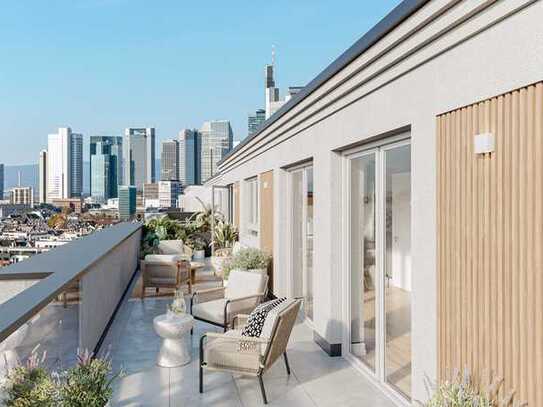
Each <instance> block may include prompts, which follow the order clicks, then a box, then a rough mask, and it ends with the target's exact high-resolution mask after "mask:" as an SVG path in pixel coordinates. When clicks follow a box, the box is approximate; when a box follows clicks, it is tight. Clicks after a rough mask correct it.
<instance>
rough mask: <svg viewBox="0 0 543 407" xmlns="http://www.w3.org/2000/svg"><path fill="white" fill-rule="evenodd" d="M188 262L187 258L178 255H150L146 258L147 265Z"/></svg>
mask: <svg viewBox="0 0 543 407" xmlns="http://www.w3.org/2000/svg"><path fill="white" fill-rule="evenodd" d="M182 260H186V259H185V256H182V255H178V254H148V255H147V256H145V262H146V263H154V264H160V263H175V262H177V261H182Z"/></svg>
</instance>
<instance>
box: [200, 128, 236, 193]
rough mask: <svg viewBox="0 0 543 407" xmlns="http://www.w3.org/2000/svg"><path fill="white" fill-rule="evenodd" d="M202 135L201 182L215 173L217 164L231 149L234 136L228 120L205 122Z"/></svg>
mask: <svg viewBox="0 0 543 407" xmlns="http://www.w3.org/2000/svg"><path fill="white" fill-rule="evenodd" d="M200 132H201V133H202V182H205V181H206V180H208V179H209V178H211V177H212V176H213V175H214V174H215V172H216V171H217V163H218V162H219V161H220V160H222V158H223V157H224V156H225V155H226V154H227V153H228V152H229V151H230V150H231V149H232V144H233V142H234V135H233V133H232V127H231V126H230V122H229V121H228V120H212V121H208V122H205V123H204V124H203V126H202V129H201V130H200Z"/></svg>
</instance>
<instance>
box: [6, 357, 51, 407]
mask: <svg viewBox="0 0 543 407" xmlns="http://www.w3.org/2000/svg"><path fill="white" fill-rule="evenodd" d="M45 357H46V354H45V353H43V357H42V358H41V359H40V358H39V356H38V354H37V353H33V354H32V355H31V356H30V357H29V358H28V360H27V362H26V364H24V365H18V366H15V367H14V368H12V369H10V370H9V371H8V374H7V376H6V378H5V382H4V386H3V387H4V393H5V398H4V405H5V406H7V407H54V406H57V405H58V403H57V400H58V393H57V387H56V384H55V382H54V381H53V380H52V378H51V376H50V374H49V372H48V371H47V370H46V369H45V368H44V367H42V365H43V362H44V361H45ZM6 363H7V362H6Z"/></svg>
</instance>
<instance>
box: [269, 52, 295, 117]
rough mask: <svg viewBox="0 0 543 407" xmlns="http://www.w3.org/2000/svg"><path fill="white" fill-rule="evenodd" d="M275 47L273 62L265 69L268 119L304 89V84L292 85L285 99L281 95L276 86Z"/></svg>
mask: <svg viewBox="0 0 543 407" xmlns="http://www.w3.org/2000/svg"><path fill="white" fill-rule="evenodd" d="M274 71H275V49H273V50H272V63H271V64H270V65H266V67H265V69H264V76H265V85H266V91H265V92H266V115H265V118H266V120H267V119H269V118H270V117H271V116H272V115H273V114H274V113H275V112H277V111H278V110H279V109H280V108H281V107H282V106H283V105H284V104H285V103H286V102H288V101H289V100H290V99H291V98H292V97H293V96H294V95H295V94H296V93H298V92H299V91H300V90H302V89H303V86H291V87H289V88H288V94H287V96H286V97H285V99H281V98H280V96H279V88H277V87H276V86H275V78H274V73H275V72H274Z"/></svg>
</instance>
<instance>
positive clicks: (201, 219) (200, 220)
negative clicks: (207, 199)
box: [190, 197, 224, 233]
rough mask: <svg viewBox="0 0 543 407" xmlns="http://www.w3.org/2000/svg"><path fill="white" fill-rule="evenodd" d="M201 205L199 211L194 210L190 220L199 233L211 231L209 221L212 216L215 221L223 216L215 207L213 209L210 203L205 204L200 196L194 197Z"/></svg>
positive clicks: (220, 219)
mask: <svg viewBox="0 0 543 407" xmlns="http://www.w3.org/2000/svg"><path fill="white" fill-rule="evenodd" d="M196 199H197V200H198V201H199V202H200V205H201V206H202V210H201V211H200V212H196V213H195V214H194V215H192V216H191V218H190V221H191V222H193V224H194V226H195V227H196V228H197V230H198V231H199V232H201V233H203V232H209V231H211V222H212V219H213V218H214V221H215V223H217V222H219V221H222V220H224V216H223V214H222V213H220V212H219V211H218V210H217V209H213V208H212V206H211V205H206V204H205V203H204V202H203V201H202V200H201V199H200V198H198V197H196Z"/></svg>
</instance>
